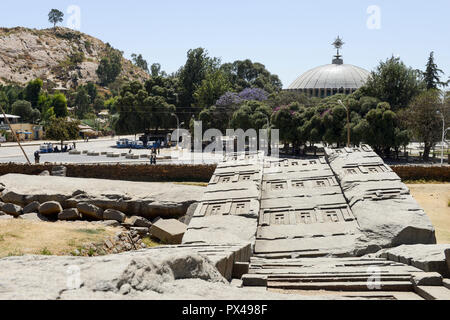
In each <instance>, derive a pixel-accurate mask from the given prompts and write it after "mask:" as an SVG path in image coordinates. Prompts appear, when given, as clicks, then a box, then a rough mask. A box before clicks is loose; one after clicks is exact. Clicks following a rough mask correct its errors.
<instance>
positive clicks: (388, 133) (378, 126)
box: [364, 102, 397, 155]
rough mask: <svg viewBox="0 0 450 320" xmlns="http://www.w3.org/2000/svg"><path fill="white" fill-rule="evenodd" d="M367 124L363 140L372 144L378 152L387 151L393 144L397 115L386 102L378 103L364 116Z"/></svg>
mask: <svg viewBox="0 0 450 320" xmlns="http://www.w3.org/2000/svg"><path fill="white" fill-rule="evenodd" d="M365 121H367V125H366V126H365V130H364V141H365V142H366V143H368V144H369V145H370V146H372V147H373V148H374V150H375V152H377V153H378V154H381V153H384V154H385V155H386V154H388V153H389V150H390V149H391V147H393V146H395V134H396V131H395V129H396V121H397V116H396V114H395V113H394V112H393V111H392V110H391V107H390V106H389V104H388V103H386V102H384V103H380V104H378V106H377V108H376V109H372V110H370V111H369V112H368V113H367V115H366V117H365Z"/></svg>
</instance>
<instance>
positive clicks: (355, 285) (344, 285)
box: [267, 280, 413, 291]
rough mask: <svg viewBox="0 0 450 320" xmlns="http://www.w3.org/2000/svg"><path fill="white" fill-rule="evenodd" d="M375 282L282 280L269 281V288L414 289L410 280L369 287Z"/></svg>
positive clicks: (335, 289)
mask: <svg viewBox="0 0 450 320" xmlns="http://www.w3.org/2000/svg"><path fill="white" fill-rule="evenodd" d="M369 285H375V283H368V282H367V281H361V282H313V283H304V282H293V283H292V282H281V281H269V280H268V281H267V288H269V289H284V290H329V291H381V290H382V291H413V285H412V283H411V282H410V281H387V282H379V283H376V285H377V286H376V287H369Z"/></svg>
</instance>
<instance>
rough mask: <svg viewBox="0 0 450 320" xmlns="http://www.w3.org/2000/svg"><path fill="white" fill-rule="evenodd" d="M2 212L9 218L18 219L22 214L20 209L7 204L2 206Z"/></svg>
mask: <svg viewBox="0 0 450 320" xmlns="http://www.w3.org/2000/svg"><path fill="white" fill-rule="evenodd" d="M2 211H3V212H4V213H6V214H8V215H10V216H14V217H18V216H20V215H21V214H22V207H20V206H18V205H15V204H12V203H7V204H5V205H3V207H2Z"/></svg>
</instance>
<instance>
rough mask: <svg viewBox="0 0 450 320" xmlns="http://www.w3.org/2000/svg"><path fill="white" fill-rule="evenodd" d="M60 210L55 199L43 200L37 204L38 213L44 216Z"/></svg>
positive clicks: (54, 213)
mask: <svg viewBox="0 0 450 320" xmlns="http://www.w3.org/2000/svg"><path fill="white" fill-rule="evenodd" d="M62 211H63V209H62V207H61V205H60V204H59V202H56V201H49V202H44V203H43V204H41V205H40V206H39V213H40V214H42V215H44V216H51V215H56V214H59V213H61V212H62Z"/></svg>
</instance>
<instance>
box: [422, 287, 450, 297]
mask: <svg viewBox="0 0 450 320" xmlns="http://www.w3.org/2000/svg"><path fill="white" fill-rule="evenodd" d="M414 289H415V292H416V293H417V294H418V295H420V296H421V297H422V298H424V299H425V300H450V290H449V289H448V288H446V287H443V286H442V287H434V286H418V287H415V288H414Z"/></svg>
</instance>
